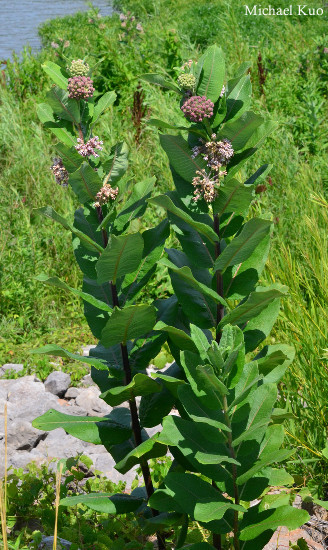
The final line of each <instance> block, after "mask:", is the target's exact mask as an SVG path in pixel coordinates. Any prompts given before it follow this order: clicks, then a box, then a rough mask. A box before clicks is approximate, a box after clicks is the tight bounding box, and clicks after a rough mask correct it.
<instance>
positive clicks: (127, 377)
mask: <svg viewBox="0 0 328 550" xmlns="http://www.w3.org/2000/svg"><path fill="white" fill-rule="evenodd" d="M96 208H97V215H98V220H99V222H100V223H101V222H102V221H103V219H104V217H103V213H102V209H101V207H100V206H97V207H96ZM102 237H103V242H104V247H105V248H106V246H107V244H108V235H107V231H106V230H105V229H102ZM110 286H111V293H112V301H113V306H114V307H120V304H119V299H118V293H117V288H116V285H115V284H114V283H113V282H111V283H110ZM121 354H122V362H123V369H124V384H125V385H128V384H130V382H131V380H132V372H131V366H130V360H129V354H128V350H127V347H126V345H125V344H121ZM129 408H130V414H131V424H132V433H133V438H134V442H135V445H136V447H138V445H140V444H141V443H142V435H141V426H140V422H139V416H138V409H137V403H136V400H135V398H134V397H132V398H131V399H129ZM140 467H141V471H142V475H143V478H144V482H145V488H146V492H147V496H148V499H150V497H151V495H152V494H153V492H154V486H153V482H152V479H151V475H150V470H149V465H148V462H147V460H143V461H142V462H141V463H140ZM151 513H152V515H153V516H157V515H158V511H157V510H154V509H153V508H151ZM156 536H157V543H158V549H159V550H165V537H164V536H163V535H162V534H161V533H156Z"/></svg>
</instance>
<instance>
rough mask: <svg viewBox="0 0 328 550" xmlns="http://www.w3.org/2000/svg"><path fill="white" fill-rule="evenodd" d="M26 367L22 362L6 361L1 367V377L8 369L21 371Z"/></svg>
mask: <svg viewBox="0 0 328 550" xmlns="http://www.w3.org/2000/svg"><path fill="white" fill-rule="evenodd" d="M23 369H24V365H23V364H21V363H6V364H5V365H2V367H0V377H1V376H3V375H4V374H5V372H6V371H13V372H15V373H17V372H21V371H22V370H23Z"/></svg>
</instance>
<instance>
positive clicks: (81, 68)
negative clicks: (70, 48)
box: [67, 59, 90, 76]
mask: <svg viewBox="0 0 328 550" xmlns="http://www.w3.org/2000/svg"><path fill="white" fill-rule="evenodd" d="M67 70H68V71H69V73H70V75H71V76H87V74H88V73H89V71H90V67H89V65H88V63H85V62H84V61H83V59H73V61H72V62H71V64H70V65H69V66H68V67H67Z"/></svg>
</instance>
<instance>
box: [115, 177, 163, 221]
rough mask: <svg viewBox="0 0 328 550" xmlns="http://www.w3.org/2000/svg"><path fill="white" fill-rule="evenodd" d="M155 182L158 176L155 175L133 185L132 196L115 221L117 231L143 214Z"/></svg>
mask: <svg viewBox="0 0 328 550" xmlns="http://www.w3.org/2000/svg"><path fill="white" fill-rule="evenodd" d="M155 182H156V178H155V176H154V177H152V178H147V179H145V180H143V181H140V182H138V183H136V184H134V185H133V189H132V193H131V195H130V197H129V198H128V200H127V201H126V203H125V204H124V206H123V210H121V211H120V212H119V214H118V216H117V218H116V220H115V222H114V228H115V230H116V231H118V232H121V231H122V230H123V229H124V227H125V226H126V224H128V223H129V222H130V221H131V220H133V219H134V218H137V217H140V216H141V215H142V214H143V212H144V211H145V209H146V206H147V203H146V199H147V198H149V197H150V195H151V191H152V189H153V187H154V184H155Z"/></svg>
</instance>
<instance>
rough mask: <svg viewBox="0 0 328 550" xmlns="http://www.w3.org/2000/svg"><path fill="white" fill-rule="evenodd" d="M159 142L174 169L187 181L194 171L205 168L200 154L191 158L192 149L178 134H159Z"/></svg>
mask: <svg viewBox="0 0 328 550" xmlns="http://www.w3.org/2000/svg"><path fill="white" fill-rule="evenodd" d="M160 142H161V145H162V147H163V149H164V151H165V152H166V154H167V156H168V158H169V161H170V164H172V166H173V168H174V170H175V171H176V172H177V173H178V174H179V175H180V176H181V177H182V178H183V179H184V180H186V181H187V182H191V181H192V179H193V178H194V177H195V175H196V171H198V170H203V169H205V168H206V166H207V164H206V161H205V160H203V159H202V157H201V156H198V157H196V158H192V150H191V149H190V147H189V145H188V142H187V141H186V140H185V139H184V138H183V137H182V136H181V135H180V134H179V135H177V136H172V135H161V136H160Z"/></svg>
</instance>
